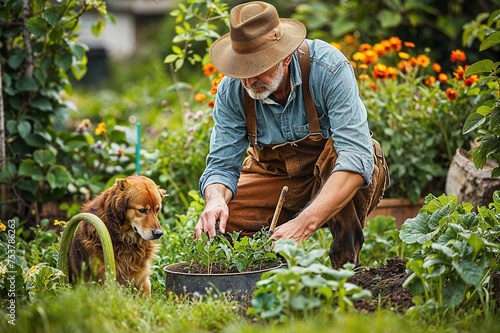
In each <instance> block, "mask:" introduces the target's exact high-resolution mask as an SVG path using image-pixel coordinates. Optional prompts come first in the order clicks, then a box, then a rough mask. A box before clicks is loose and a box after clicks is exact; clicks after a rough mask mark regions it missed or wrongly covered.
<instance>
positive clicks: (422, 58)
mask: <svg viewBox="0 0 500 333" xmlns="http://www.w3.org/2000/svg"><path fill="white" fill-rule="evenodd" d="M417 62H418V64H419V65H420V66H422V67H423V68H427V67H428V66H429V65H430V64H431V59H429V57H428V56H427V55H425V54H420V55H418V56H417Z"/></svg>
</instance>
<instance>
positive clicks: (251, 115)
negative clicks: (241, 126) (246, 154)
mask: <svg viewBox="0 0 500 333" xmlns="http://www.w3.org/2000/svg"><path fill="white" fill-rule="evenodd" d="M241 87H242V89H243V107H244V108H245V116H246V118H247V122H246V125H247V135H248V140H250V146H252V147H255V148H257V147H259V145H258V143H257V118H256V116H255V100H254V99H253V98H252V97H250V95H248V92H247V91H246V89H245V88H244V87H243V85H242V86H241Z"/></svg>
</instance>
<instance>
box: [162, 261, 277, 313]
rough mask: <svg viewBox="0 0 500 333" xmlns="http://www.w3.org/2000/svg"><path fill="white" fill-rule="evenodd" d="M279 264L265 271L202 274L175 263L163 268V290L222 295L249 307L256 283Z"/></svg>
mask: <svg viewBox="0 0 500 333" xmlns="http://www.w3.org/2000/svg"><path fill="white" fill-rule="evenodd" d="M283 265H284V264H283V263H279V264H277V265H276V266H272V267H269V268H265V269H260V270H255V271H249V272H236V273H217V274H202V273H191V272H188V271H187V264H186V263H185V262H181V263H176V264H172V265H169V266H167V267H165V269H164V270H165V288H166V290H167V293H168V292H173V293H175V294H177V295H191V296H192V295H193V294H196V293H197V294H199V295H204V294H207V292H211V291H213V292H215V293H218V292H220V293H224V294H225V295H226V296H227V297H228V299H231V300H235V301H237V302H239V303H241V304H242V305H245V306H249V305H250V302H251V300H252V298H253V292H254V291H255V290H256V289H257V286H256V283H257V282H258V281H259V280H260V278H261V276H262V274H263V273H264V272H267V271H270V270H273V269H276V268H280V267H282V266H283Z"/></svg>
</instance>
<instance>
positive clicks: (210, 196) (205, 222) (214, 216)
mask: <svg viewBox="0 0 500 333" xmlns="http://www.w3.org/2000/svg"><path fill="white" fill-rule="evenodd" d="M204 197H205V209H204V210H203V213H202V214H201V215H200V219H199V220H198V223H197V224H196V227H195V228H194V231H195V235H196V238H200V237H201V233H202V232H208V235H209V236H210V237H213V236H215V234H216V232H217V230H215V221H217V220H218V221H219V230H220V231H221V232H222V233H224V232H226V223H227V218H228V216H229V208H228V206H227V204H228V203H229V201H230V200H231V198H232V197H233V192H231V190H229V189H228V188H227V187H226V186H224V185H222V184H217V183H216V184H211V185H208V186H207V187H206V188H205V195H204Z"/></svg>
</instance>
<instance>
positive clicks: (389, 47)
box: [380, 39, 392, 52]
mask: <svg viewBox="0 0 500 333" xmlns="http://www.w3.org/2000/svg"><path fill="white" fill-rule="evenodd" d="M380 44H381V45H382V46H383V47H384V49H385V52H389V51H392V44H391V42H390V41H388V40H387V39H384V40H381V41H380Z"/></svg>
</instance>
